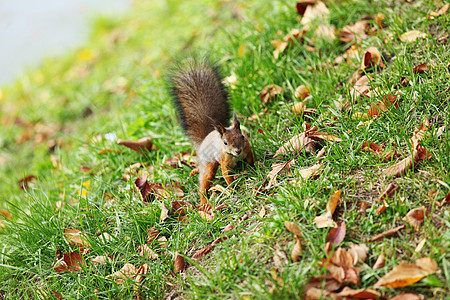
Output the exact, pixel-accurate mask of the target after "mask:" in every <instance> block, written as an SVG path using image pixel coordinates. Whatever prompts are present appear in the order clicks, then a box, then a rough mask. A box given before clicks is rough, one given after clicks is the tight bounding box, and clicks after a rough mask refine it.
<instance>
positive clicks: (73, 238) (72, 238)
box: [64, 228, 91, 247]
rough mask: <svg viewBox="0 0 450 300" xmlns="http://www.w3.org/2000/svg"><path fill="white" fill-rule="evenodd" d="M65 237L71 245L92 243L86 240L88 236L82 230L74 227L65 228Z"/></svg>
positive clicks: (86, 245)
mask: <svg viewBox="0 0 450 300" xmlns="http://www.w3.org/2000/svg"><path fill="white" fill-rule="evenodd" d="M64 237H65V238H66V240H67V242H69V244H70V245H75V246H79V247H90V246H91V245H90V244H89V242H88V241H87V240H86V236H85V235H84V233H83V232H81V230H78V229H74V228H65V229H64Z"/></svg>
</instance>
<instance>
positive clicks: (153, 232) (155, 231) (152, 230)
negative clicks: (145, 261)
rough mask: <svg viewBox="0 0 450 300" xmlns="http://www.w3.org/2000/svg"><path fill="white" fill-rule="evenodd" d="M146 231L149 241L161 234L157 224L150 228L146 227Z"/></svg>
mask: <svg viewBox="0 0 450 300" xmlns="http://www.w3.org/2000/svg"><path fill="white" fill-rule="evenodd" d="M146 231H147V234H148V237H147V243H151V242H152V241H153V240H155V239H156V237H157V236H158V235H159V230H158V229H156V228H155V226H152V228H150V229H146Z"/></svg>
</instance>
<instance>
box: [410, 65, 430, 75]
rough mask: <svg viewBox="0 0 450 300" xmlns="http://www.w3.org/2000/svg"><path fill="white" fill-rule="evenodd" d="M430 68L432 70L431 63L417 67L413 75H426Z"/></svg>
mask: <svg viewBox="0 0 450 300" xmlns="http://www.w3.org/2000/svg"><path fill="white" fill-rule="evenodd" d="M429 68H430V64H429V63H423V64H420V65H417V66H415V67H414V68H413V73H414V74H422V73H425V72H426V71H428V69H429Z"/></svg>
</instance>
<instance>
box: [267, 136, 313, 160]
mask: <svg viewBox="0 0 450 300" xmlns="http://www.w3.org/2000/svg"><path fill="white" fill-rule="evenodd" d="M302 150H303V151H305V152H306V153H312V152H315V151H316V142H315V141H314V140H313V139H311V138H309V137H307V136H306V131H305V132H302V133H300V134H298V135H295V136H294V137H292V138H291V139H290V140H289V141H287V142H286V143H284V145H283V146H281V147H280V148H279V149H278V150H277V151H276V152H275V155H274V156H273V157H274V158H275V157H277V156H278V155H280V154H291V153H295V154H296V153H298V152H300V151H302Z"/></svg>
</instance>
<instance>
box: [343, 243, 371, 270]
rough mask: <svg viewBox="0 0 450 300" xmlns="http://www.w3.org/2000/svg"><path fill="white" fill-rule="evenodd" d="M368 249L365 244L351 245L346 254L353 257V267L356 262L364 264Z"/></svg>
mask: <svg viewBox="0 0 450 300" xmlns="http://www.w3.org/2000/svg"><path fill="white" fill-rule="evenodd" d="M368 252H369V247H367V245H365V244H359V245H355V244H352V245H351V246H350V248H349V249H348V253H349V254H350V255H351V256H352V257H353V265H354V266H356V264H358V262H364V261H365V260H366V258H367V253H368Z"/></svg>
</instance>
